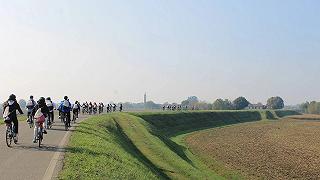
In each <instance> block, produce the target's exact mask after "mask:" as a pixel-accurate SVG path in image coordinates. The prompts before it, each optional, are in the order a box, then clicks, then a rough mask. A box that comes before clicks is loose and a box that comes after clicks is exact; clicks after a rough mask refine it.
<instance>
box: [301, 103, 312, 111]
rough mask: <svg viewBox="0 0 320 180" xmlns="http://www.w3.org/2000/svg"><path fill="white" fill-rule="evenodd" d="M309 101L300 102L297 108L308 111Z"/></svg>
mask: <svg viewBox="0 0 320 180" xmlns="http://www.w3.org/2000/svg"><path fill="white" fill-rule="evenodd" d="M309 105H310V103H309V102H305V103H302V104H300V106H299V109H300V111H301V112H302V113H308V107H309Z"/></svg>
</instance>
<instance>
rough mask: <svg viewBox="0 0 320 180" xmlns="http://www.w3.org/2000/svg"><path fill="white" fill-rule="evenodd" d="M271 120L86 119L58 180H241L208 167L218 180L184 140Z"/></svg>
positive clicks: (265, 115) (259, 115)
mask: <svg viewBox="0 0 320 180" xmlns="http://www.w3.org/2000/svg"><path fill="white" fill-rule="evenodd" d="M280 113H282V114H287V115H289V114H290V115H291V114H296V113H295V112H293V111H292V112H289V111H286V112H280ZM278 114H279V112H278ZM277 118H278V115H277V113H275V112H274V111H272V112H271V111H270V112H269V111H196V112H153V113H148V112H141V113H114V114H110V115H101V116H96V117H92V118H90V119H88V120H86V121H84V122H82V123H81V124H80V126H79V127H78V128H77V129H76V131H75V132H74V133H73V135H72V137H71V139H70V143H69V147H68V149H67V154H66V159H65V166H64V169H63V171H62V172H61V174H60V176H59V178H60V179H242V176H241V175H240V174H239V173H237V172H235V171H231V170H228V169H226V168H224V167H223V165H221V164H219V163H218V162H216V163H213V164H214V165H215V166H219V168H220V169H219V174H217V173H216V172H212V171H211V170H210V169H209V168H208V167H207V166H206V165H205V164H204V162H202V161H201V160H200V159H199V158H198V157H196V156H194V155H193V154H192V153H191V152H190V151H189V150H188V148H187V147H186V146H185V143H184V137H185V136H186V135H187V134H188V133H192V132H195V131H198V130H203V129H208V128H212V127H221V126H226V125H232V124H236V123H243V122H252V121H259V120H262V119H277Z"/></svg>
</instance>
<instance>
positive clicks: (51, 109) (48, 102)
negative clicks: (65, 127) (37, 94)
mask: <svg viewBox="0 0 320 180" xmlns="http://www.w3.org/2000/svg"><path fill="white" fill-rule="evenodd" d="M46 105H47V106H48V110H49V114H48V115H49V117H50V121H51V123H54V108H55V107H54V104H53V102H52V100H51V98H50V97H47V99H46Z"/></svg>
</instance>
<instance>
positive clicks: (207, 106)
mask: <svg viewBox="0 0 320 180" xmlns="http://www.w3.org/2000/svg"><path fill="white" fill-rule="evenodd" d="M195 106H196V109H197V110H210V109H212V105H211V104H209V103H207V102H205V101H200V102H198V103H196V104H195Z"/></svg>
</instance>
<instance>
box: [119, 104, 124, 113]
mask: <svg viewBox="0 0 320 180" xmlns="http://www.w3.org/2000/svg"><path fill="white" fill-rule="evenodd" d="M119 111H120V112H122V111H123V105H122V104H120V107H119Z"/></svg>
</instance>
